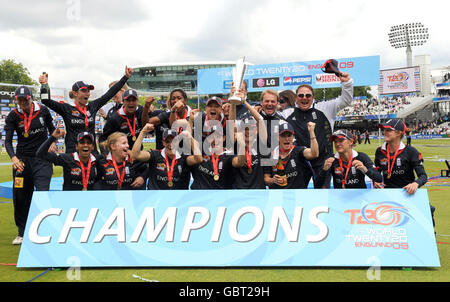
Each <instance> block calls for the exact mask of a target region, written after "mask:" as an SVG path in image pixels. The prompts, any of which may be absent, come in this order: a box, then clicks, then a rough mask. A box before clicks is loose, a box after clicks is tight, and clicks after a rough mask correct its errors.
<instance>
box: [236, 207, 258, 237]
mask: <svg viewBox="0 0 450 302" xmlns="http://www.w3.org/2000/svg"><path fill="white" fill-rule="evenodd" d="M248 213H252V214H253V215H255V218H256V221H255V225H254V226H253V229H252V230H251V231H250V232H249V233H248V234H245V235H241V234H240V233H239V231H238V224H239V221H240V219H241V218H242V216H244V215H245V214H248ZM263 226H264V214H263V212H262V211H261V209H260V208H257V207H243V208H240V209H239V210H238V211H237V212H236V213H234V215H233V217H231V220H230V225H229V228H228V231H229V233H230V236H231V238H233V239H234V240H236V241H238V242H248V241H251V240H253V239H255V238H256V237H257V236H258V235H259V233H260V232H261V230H262V228H263Z"/></svg>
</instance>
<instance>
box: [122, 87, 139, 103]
mask: <svg viewBox="0 0 450 302" xmlns="http://www.w3.org/2000/svg"><path fill="white" fill-rule="evenodd" d="M130 96H134V97H135V98H136V100H137V99H138V94H137V91H136V90H134V89H128V90H125V92H124V93H123V99H124V100H126V99H128V98H129V97H130Z"/></svg>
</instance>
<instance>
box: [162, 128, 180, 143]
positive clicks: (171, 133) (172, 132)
mask: <svg viewBox="0 0 450 302" xmlns="http://www.w3.org/2000/svg"><path fill="white" fill-rule="evenodd" d="M177 135H178V134H177V132H176V131H175V130H173V129H166V130H164V133H163V140H166V139H167V138H168V137H169V136H172V137H176V136H177Z"/></svg>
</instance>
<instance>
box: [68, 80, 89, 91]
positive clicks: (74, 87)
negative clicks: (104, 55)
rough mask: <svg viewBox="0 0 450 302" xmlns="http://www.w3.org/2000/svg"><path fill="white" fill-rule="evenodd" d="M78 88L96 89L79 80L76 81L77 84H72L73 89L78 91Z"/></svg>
mask: <svg viewBox="0 0 450 302" xmlns="http://www.w3.org/2000/svg"><path fill="white" fill-rule="evenodd" d="M78 89H89V90H94V86H93V85H89V84H86V83H85V82H83V81H78V82H76V83H75V84H73V85H72V91H78Z"/></svg>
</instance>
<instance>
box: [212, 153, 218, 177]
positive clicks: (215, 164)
mask: <svg viewBox="0 0 450 302" xmlns="http://www.w3.org/2000/svg"><path fill="white" fill-rule="evenodd" d="M219 159H220V155H217V157H216V154H214V153H213V154H211V161H212V164H213V168H214V175H219Z"/></svg>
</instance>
